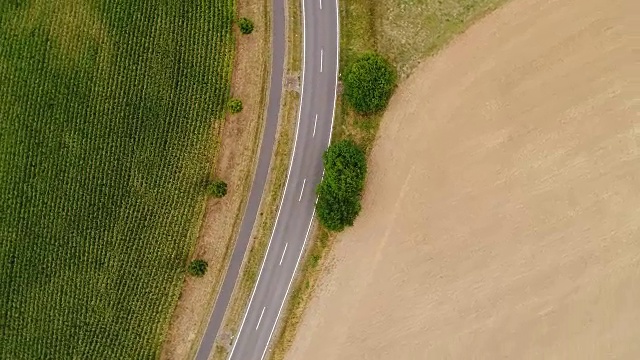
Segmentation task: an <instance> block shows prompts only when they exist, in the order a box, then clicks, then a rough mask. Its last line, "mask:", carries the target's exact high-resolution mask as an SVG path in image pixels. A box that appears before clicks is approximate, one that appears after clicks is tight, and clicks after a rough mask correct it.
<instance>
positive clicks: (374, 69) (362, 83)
mask: <svg viewBox="0 0 640 360" xmlns="http://www.w3.org/2000/svg"><path fill="white" fill-rule="evenodd" d="M343 82H344V98H345V99H346V100H347V102H348V103H349V105H351V107H353V109H354V110H355V111H357V112H358V113H360V114H362V115H368V114H375V113H378V112H380V111H382V110H384V108H385V107H387V103H389V99H390V98H391V94H392V93H393V90H394V89H395V87H396V70H395V68H394V67H393V66H391V64H390V63H389V62H388V61H387V60H385V59H384V58H383V57H382V56H380V55H378V54H376V53H373V52H368V53H364V54H362V55H361V56H360V57H358V59H357V60H355V61H354V62H353V63H351V64H350V65H349V67H347V69H346V70H345V74H344V75H343Z"/></svg>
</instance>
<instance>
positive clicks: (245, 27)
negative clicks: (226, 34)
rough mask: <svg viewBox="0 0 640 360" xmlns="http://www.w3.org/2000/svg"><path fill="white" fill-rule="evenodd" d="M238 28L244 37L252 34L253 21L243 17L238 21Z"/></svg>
mask: <svg viewBox="0 0 640 360" xmlns="http://www.w3.org/2000/svg"><path fill="white" fill-rule="evenodd" d="M238 27H239V28H240V32H241V33H243V34H244V35H249V34H251V33H252V32H253V21H251V20H250V19H247V18H245V17H243V18H240V19H238Z"/></svg>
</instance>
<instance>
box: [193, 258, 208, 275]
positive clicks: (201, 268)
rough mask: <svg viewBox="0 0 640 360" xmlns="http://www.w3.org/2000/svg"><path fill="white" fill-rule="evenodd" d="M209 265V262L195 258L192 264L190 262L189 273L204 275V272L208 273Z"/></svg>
mask: <svg viewBox="0 0 640 360" xmlns="http://www.w3.org/2000/svg"><path fill="white" fill-rule="evenodd" d="M208 266H209V264H208V263H207V262H206V261H204V260H202V259H196V260H193V261H192V262H191V263H190V264H189V274H191V275H193V276H196V277H203V276H204V274H206V273H207V267H208Z"/></svg>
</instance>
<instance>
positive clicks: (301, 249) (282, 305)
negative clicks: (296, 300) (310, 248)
mask: <svg viewBox="0 0 640 360" xmlns="http://www.w3.org/2000/svg"><path fill="white" fill-rule="evenodd" d="M315 214H316V209H315V207H314V208H313V214H311V220H310V221H309V227H308V228H307V235H305V236H304V242H303V243H302V247H301V248H300V254H298V260H297V261H296V267H295V269H293V274H291V279H290V280H289V286H287V292H286V293H285V294H284V298H283V299H282V303H281V304H280V309H279V310H278V316H276V321H275V322H274V323H273V327H272V328H271V333H269V339H268V340H267V345H266V346H265V347H264V350H263V351H262V357H260V360H263V359H264V354H266V353H267V349H268V348H269V343H270V342H271V337H272V336H273V330H275V328H276V324H277V323H278V319H279V318H280V313H281V312H282V308H283V307H284V303H285V301H286V300H287V296H288V295H289V290H291V284H292V283H293V278H295V277H296V272H297V271H298V265H300V258H302V254H304V247H305V245H306V244H307V239H308V238H309V231H310V230H311V224H313V216H314V215H315Z"/></svg>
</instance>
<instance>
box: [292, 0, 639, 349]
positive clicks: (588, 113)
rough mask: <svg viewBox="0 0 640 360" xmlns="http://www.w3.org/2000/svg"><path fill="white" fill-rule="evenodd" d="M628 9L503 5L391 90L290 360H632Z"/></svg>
mask: <svg viewBox="0 0 640 360" xmlns="http://www.w3.org/2000/svg"><path fill="white" fill-rule="evenodd" d="M639 14H640V2H639V1H637V0H557V1H549V0H513V1H512V2H510V3H509V4H507V5H506V6H505V7H503V8H501V9H500V10H498V11H496V12H494V13H493V14H491V15H489V16H488V17H486V18H485V19H483V20H481V21H480V22H478V23H477V24H476V25H475V26H473V27H472V28H471V29H470V30H469V31H468V32H466V33H465V34H464V35H462V36H461V37H459V38H458V39H457V40H456V41H454V43H453V44H451V46H449V47H448V48H447V49H446V50H444V51H442V52H441V53H440V54H439V55H437V56H436V57H434V58H432V59H431V60H429V61H427V62H425V63H424V64H422V65H421V66H420V67H419V68H418V69H417V70H416V71H415V73H414V74H413V75H412V77H411V78H409V80H408V81H406V82H405V83H404V84H402V85H401V86H400V88H399V89H398V91H397V93H396V95H395V96H394V98H393V99H392V103H391V105H390V108H389V109H388V111H387V113H386V114H385V118H384V120H383V124H382V126H381V129H380V132H379V139H378V140H377V142H376V145H375V147H374V149H373V151H372V154H371V157H370V161H369V164H370V177H369V179H368V183H367V189H366V194H365V197H364V206H363V212H362V215H361V217H360V218H359V219H358V220H357V221H356V224H355V226H354V227H353V228H351V229H348V230H347V231H346V232H345V233H344V234H342V235H340V237H339V239H338V243H337V245H336V246H335V248H334V251H333V253H332V255H331V256H332V259H331V261H330V263H331V264H330V265H329V269H327V270H326V274H325V275H324V279H323V283H322V285H321V286H320V288H319V289H318V291H317V292H316V297H315V298H314V299H313V300H312V301H311V303H310V305H309V308H308V309H307V313H306V315H305V318H304V320H303V322H302V325H301V328H300V329H299V331H298V335H297V338H296V340H295V343H294V345H293V347H292V349H291V351H290V354H289V358H290V359H305V360H314V359H319V360H320V359H321V360H331V359H345V360H347V359H348V360H352V359H391V360H403V359H501V358H510V359H551V358H556V359H612V358H624V359H640V17H639V16H640V15H639Z"/></svg>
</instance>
